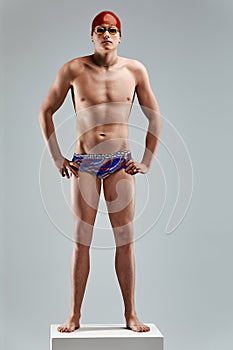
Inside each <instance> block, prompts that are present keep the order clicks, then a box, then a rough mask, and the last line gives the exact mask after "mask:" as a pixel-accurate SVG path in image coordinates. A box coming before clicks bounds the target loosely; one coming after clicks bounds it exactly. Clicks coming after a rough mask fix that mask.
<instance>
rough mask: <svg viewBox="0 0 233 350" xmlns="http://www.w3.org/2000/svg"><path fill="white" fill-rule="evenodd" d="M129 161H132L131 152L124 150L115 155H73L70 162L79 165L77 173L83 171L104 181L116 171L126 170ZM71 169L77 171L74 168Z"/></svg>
mask: <svg viewBox="0 0 233 350" xmlns="http://www.w3.org/2000/svg"><path fill="white" fill-rule="evenodd" d="M130 159H132V156H131V152H130V151H128V150H126V151H118V152H115V153H96V154H95V153H91V154H77V153H74V156H73V158H72V162H75V163H77V164H79V165H80V167H79V170H78V171H85V172H87V173H90V174H93V175H95V176H97V177H98V178H100V179H104V178H106V177H107V176H109V175H111V174H112V173H115V172H116V171H118V170H121V169H123V168H127V166H126V163H127V162H128V161H129V160H130ZM72 168H73V169H75V170H77V168H75V167H74V166H73V167H72Z"/></svg>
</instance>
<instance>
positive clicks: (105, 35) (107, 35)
mask: <svg viewBox="0 0 233 350" xmlns="http://www.w3.org/2000/svg"><path fill="white" fill-rule="evenodd" d="M104 38H110V34H109V32H108V30H107V29H106V30H105V32H104Z"/></svg>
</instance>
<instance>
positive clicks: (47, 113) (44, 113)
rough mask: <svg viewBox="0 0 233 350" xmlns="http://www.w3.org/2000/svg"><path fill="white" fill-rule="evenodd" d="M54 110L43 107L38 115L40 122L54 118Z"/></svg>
mask: <svg viewBox="0 0 233 350" xmlns="http://www.w3.org/2000/svg"><path fill="white" fill-rule="evenodd" d="M52 116H53V110H52V108H51V107H45V106H43V105H42V106H41V107H40V109H39V113H38V118H39V121H44V120H45V119H48V118H52Z"/></svg>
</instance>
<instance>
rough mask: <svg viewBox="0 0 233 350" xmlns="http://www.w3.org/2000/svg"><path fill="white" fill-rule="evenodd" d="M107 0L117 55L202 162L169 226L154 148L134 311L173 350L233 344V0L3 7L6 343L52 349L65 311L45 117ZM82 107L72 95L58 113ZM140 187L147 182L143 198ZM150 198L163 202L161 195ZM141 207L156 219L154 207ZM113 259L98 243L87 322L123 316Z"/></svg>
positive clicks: (66, 289) (172, 176)
mask: <svg viewBox="0 0 233 350" xmlns="http://www.w3.org/2000/svg"><path fill="white" fill-rule="evenodd" d="M104 9H110V10H113V11H116V13H117V14H118V15H119V17H120V18H121V20H122V26H123V38H122V43H121V46H120V48H119V54H120V55H122V56H127V57H132V58H136V59H138V60H140V61H142V62H143V63H144V64H145V65H146V67H147V69H148V71H149V74H150V79H151V85H152V88H153V90H154V92H155V94H156V96H157V99H158V101H159V104H160V108H161V111H162V114H163V115H164V116H165V117H166V118H167V119H168V120H169V121H171V122H172V123H173V125H174V126H175V127H176V128H177V130H178V131H179V133H180V134H181V135H182V137H183V138H184V140H185V143H186V145H187V147H188V149H189V152H190V156H191V159H192V163H193V169H194V192H193V198H192V202H191V206H190V208H189V210H188V213H187V214H186V216H185V218H184V220H183V222H182V224H181V225H180V226H179V227H178V228H177V230H176V231H175V232H173V233H172V234H170V235H166V234H165V226H166V223H167V220H168V217H169V216H170V213H171V210H172V207H173V205H174V200H175V193H176V191H175V189H176V188H177V174H176V172H175V169H174V166H172V165H170V164H171V159H169V155H168V154H167V153H166V151H165V150H164V148H163V147H162V146H160V147H159V148H158V152H157V155H156V156H157V158H158V159H159V161H160V162H161V163H162V164H163V166H164V169H165V172H166V176H167V185H168V196H167V199H166V204H165V208H164V212H163V215H162V216H161V218H160V220H159V221H158V222H157V225H156V226H154V227H153V229H151V230H150V231H149V232H148V234H147V235H145V236H144V237H143V238H142V239H140V240H138V241H137V242H136V243H135V253H136V264H137V284H136V303H137V310H138V315H139V317H140V318H141V319H142V320H143V321H144V322H148V323H155V324H156V325H157V326H158V327H159V329H160V331H161V332H162V333H163V335H164V337H165V349H166V350H187V349H189V350H194V349H195V350H196V349H199V350H207V349H208V350H215V349H222V350H229V349H232V345H233V335H232V334H233V333H232V327H233V312H232V302H231V299H230V296H232V295H233V286H232V269H231V268H230V267H231V266H232V243H233V242H232V241H233V239H232V228H233V227H232V226H233V225H232V185H231V181H232V175H233V167H232V127H233V122H232V109H233V108H232V99H231V98H230V97H232V81H233V77H232V61H233V50H232V30H233V24H232V14H233V13H232V12H233V3H232V1H230V0H229V1H227V0H221V1H220V0H219V1H207V0H202V1H201V0H197V1H184V0H177V1H171V0H170V1H168V0H163V1H137V0H134V1H132V0H129V1H127V2H123V1H122V2H119V3H118V4H116V2H112V3H111V2H109V1H102V0H99V1H90V0H86V1H85V2H82V3H81V2H79V1H77V0H76V1H71V0H70V1H69V0H68V1H67V0H66V1H65V0H60V1H51V0H50V1H47V0H46V1H45V0H41V1H38V2H36V1H26V0H24V1H23V0H22V1H15V0H8V1H4V2H3V3H2V4H1V49H2V50H1V62H2V64H1V77H2V86H1V87H2V93H1V112H3V113H1V163H2V167H1V169H2V170H1V174H0V176H1V179H0V180H1V193H2V196H1V248H0V249H1V251H0V253H1V261H0V263H1V264H0V266H1V323H2V324H1V331H2V333H3V335H4V336H1V342H2V344H1V345H3V342H4V347H3V348H4V349H6V350H8V349H11V350H12V349H15V348H17V349H18V350H21V349H22V350H27V349H28V350H29V349H30V350H31V349H32V348H33V349H34V350H39V349H40V350H41V349H44V350H45V349H49V325H50V324H51V323H60V322H63V321H64V320H65V319H66V317H67V315H68V310H69V302H70V282H69V264H70V256H71V252H72V242H71V241H70V240H69V239H67V238H65V237H64V236H63V235H61V234H60V233H59V232H58V230H57V228H56V227H55V226H54V225H53V224H52V223H51V221H50V220H49V217H48V216H47V215H46V212H45V210H44V207H43V204H42V200H41V196H40V187H39V181H38V180H39V171H40V168H39V163H40V159H41V154H42V152H43V149H44V141H43V139H42V135H41V132H40V128H39V124H38V119H37V114H38V109H39V107H40V104H41V102H42V100H43V98H44V96H45V94H46V92H47V90H48V88H49V87H50V85H51V84H52V82H53V80H54V78H55V75H56V73H57V71H58V69H59V68H60V67H61V65H62V64H63V63H64V62H66V61H68V60H70V59H72V58H74V57H77V56H80V55H85V54H89V53H91V52H92V44H91V42H90V34H89V33H90V32H89V31H90V22H91V20H92V18H93V17H94V15H95V14H96V13H98V12H99V11H101V10H104ZM3 99H4V104H3V103H2V100H3ZM72 113H73V109H72V104H71V99H70V96H68V98H67V100H66V102H65V104H64V106H63V107H62V108H61V110H60V111H59V112H58V113H57V117H56V122H58V123H59V122H61V121H62V120H63V118H64V117H67V116H69V115H71V114H72ZM142 118H143V117H142ZM131 121H132V122H133V119H131ZM132 137H133V136H132ZM153 176H154V180H155V182H156V181H158V178H157V177H156V176H157V175H156V172H154V173H153ZM47 177H48V183H51V185H52V180H51V179H53V178H55V179H56V181H57V182H59V183H60V178H59V174H57V172H56V169H55V168H53V167H52V165H51V169H50V171H49V172H48V173H47ZM63 181H64V182H66V185H64V186H67V185H68V182H67V181H68V180H65V179H63ZM137 181H138V182H140V181H141V180H140V179H139V178H138V179H137ZM140 191H141V190H140V186H138V196H139V197H140V194H141V195H142V193H140ZM150 196H151V198H152V200H154V203H156V200H157V198H156V193H152V194H151V193H150ZM56 205H57V203H56V201H55V200H54V206H56ZM143 215H144V220H145V222H146V221H147V220H148V219H149V216H147V211H145V212H144V214H143ZM149 215H151V214H149ZM64 220H66V216H65V215H64ZM113 258H114V251H113V250H112V249H107V250H106V249H92V250H91V273H90V276H89V280H88V286H87V291H86V294H85V299H84V304H83V309H82V320H81V322H82V323H121V322H123V321H124V319H123V304H122V300H121V295H120V291H119V287H118V285H117V280H116V277H115V273H114V265H113ZM2 311H3V312H2Z"/></svg>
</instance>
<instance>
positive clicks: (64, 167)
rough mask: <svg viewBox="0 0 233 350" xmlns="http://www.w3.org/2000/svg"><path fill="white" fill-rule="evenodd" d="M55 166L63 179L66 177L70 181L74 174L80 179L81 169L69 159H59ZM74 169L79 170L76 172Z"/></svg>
mask: <svg viewBox="0 0 233 350" xmlns="http://www.w3.org/2000/svg"><path fill="white" fill-rule="evenodd" d="M54 164H55V166H56V167H57V169H58V170H59V173H60V174H61V176H62V177H64V176H66V177H67V178H68V179H69V178H70V177H71V176H72V174H73V175H74V176H75V177H77V178H78V177H79V175H78V170H79V167H80V165H79V164H77V163H75V162H71V161H70V160H69V159H66V158H62V159H59V160H57V161H55V162H54ZM73 167H74V168H76V169H77V170H74V169H73Z"/></svg>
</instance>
